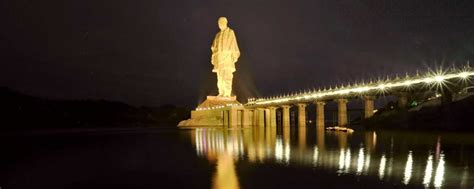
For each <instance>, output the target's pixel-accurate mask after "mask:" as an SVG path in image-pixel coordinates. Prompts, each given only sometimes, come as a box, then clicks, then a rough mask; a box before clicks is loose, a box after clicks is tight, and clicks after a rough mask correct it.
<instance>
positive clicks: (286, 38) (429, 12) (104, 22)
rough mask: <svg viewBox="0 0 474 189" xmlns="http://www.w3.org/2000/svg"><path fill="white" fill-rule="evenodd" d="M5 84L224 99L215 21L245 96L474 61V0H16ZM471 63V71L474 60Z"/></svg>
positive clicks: (127, 96) (180, 101)
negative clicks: (214, 47)
mask: <svg viewBox="0 0 474 189" xmlns="http://www.w3.org/2000/svg"><path fill="white" fill-rule="evenodd" d="M0 7H1V8H0V24H1V29H0V65H1V67H0V86H5V87H9V88H11V89H14V90H17V91H21V92H23V93H27V94H31V95H35V96H43V97H48V98H60V99H86V98H93V99H99V98H100V99H108V100H117V101H123V102H126V103H130V104H132V105H147V106H158V105H162V104H176V105H180V106H189V107H194V106H195V105H197V104H198V103H199V102H200V101H201V100H203V98H205V96H206V95H210V94H211V95H216V94H217V87H216V76H215V74H214V73H212V72H211V69H212V65H211V63H210V55H211V51H210V46H211V42H212V40H213V38H214V35H215V34H216V33H217V32H218V27H217V23H216V22H217V18H218V17H219V16H226V17H227V18H228V20H229V26H230V27H231V28H232V29H234V30H235V32H236V36H237V40H238V42H239V47H240V51H241V57H240V59H239V61H238V62H237V64H236V66H237V72H236V73H235V77H234V93H235V94H237V96H238V97H239V98H241V99H246V98H247V97H249V96H259V95H263V96H267V95H275V94H281V93H285V92H291V91H297V90H299V89H309V88H313V87H317V86H328V85H330V84H332V85H334V84H341V83H343V82H346V81H355V80H361V79H368V78H377V77H378V76H382V75H385V74H392V75H394V74H395V73H400V74H402V75H404V73H405V72H412V73H413V72H415V70H416V69H420V70H424V69H426V67H434V66H436V65H438V66H439V65H444V66H449V65H451V64H452V63H455V64H457V65H462V64H465V63H466V61H467V60H469V59H471V60H473V59H474V11H473V10H474V1H472V0H464V1H460V0H459V1H458V0H445V1H439V0H426V1H421V0H390V1H388V0H387V1H383V0H368V1H355V0H354V1H349V0H307V1H296V0H295V1H290V0H270V1H258V0H232V1H228V0H216V1H207V0H192V1H181V0H172V1H171V0H170V1H167V0H113V1H112V0H108V1H104V0H44V1H34V0H15V1H13V0H10V1H3V2H2V3H0ZM471 65H472V64H471Z"/></svg>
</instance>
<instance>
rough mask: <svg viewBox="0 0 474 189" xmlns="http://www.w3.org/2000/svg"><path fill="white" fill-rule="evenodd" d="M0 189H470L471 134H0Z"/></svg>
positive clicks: (473, 179) (473, 183)
mask: <svg viewBox="0 0 474 189" xmlns="http://www.w3.org/2000/svg"><path fill="white" fill-rule="evenodd" d="M0 147H1V149H2V151H1V156H0V166H1V167H2V169H1V170H0V177H1V178H0V187H1V188H2V189H3V188H309V187H311V188H473V187H474V168H473V167H472V166H473V165H472V164H473V163H474V134H462V133H461V134H460V133H457V134H456V133H420V132H393V131H384V132H362V131H360V132H354V133H352V134H348V133H335V132H326V131H324V130H322V129H317V128H315V127H314V126H312V127H311V126H308V127H307V128H296V127H291V128H289V127H287V128H281V127H278V128H264V127H257V128H252V129H234V130H225V129H216V128H198V129H186V130H179V129H120V130H100V129H97V130H87V131H83V130H82V131H81V130H77V131H41V132H31V131H30V132H16V133H4V134H2V135H1V144H0Z"/></svg>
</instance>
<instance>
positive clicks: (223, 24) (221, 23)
mask: <svg viewBox="0 0 474 189" xmlns="http://www.w3.org/2000/svg"><path fill="white" fill-rule="evenodd" d="M217 24H218V25H219V29H221V30H224V29H226V28H227V19H226V18H225V17H220V18H219V20H218V21H217Z"/></svg>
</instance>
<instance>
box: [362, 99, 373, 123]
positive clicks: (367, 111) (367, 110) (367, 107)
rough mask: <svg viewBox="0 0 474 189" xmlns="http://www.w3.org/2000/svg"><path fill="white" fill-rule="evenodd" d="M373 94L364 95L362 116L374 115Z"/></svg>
mask: <svg viewBox="0 0 474 189" xmlns="http://www.w3.org/2000/svg"><path fill="white" fill-rule="evenodd" d="M374 100H375V97H374V96H364V118H365V119H367V118H370V117H372V116H373V115H374Z"/></svg>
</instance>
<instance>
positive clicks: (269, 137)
mask: <svg viewBox="0 0 474 189" xmlns="http://www.w3.org/2000/svg"><path fill="white" fill-rule="evenodd" d="M281 129H282V130H278V131H277V129H276V128H275V127H273V128H272V127H267V128H266V127H255V128H252V129H242V130H239V129H233V130H226V129H210V128H206V129H204V128H200V129H196V130H194V132H192V137H190V138H191V139H192V140H193V141H192V144H193V145H194V148H195V150H196V154H197V155H198V156H200V157H204V158H207V159H208V160H209V161H210V162H217V172H216V174H215V177H214V188H219V187H220V188H222V187H225V188H238V187H239V184H238V179H237V174H236V172H235V171H236V170H235V167H234V163H235V162H236V161H248V162H251V163H260V162H265V163H276V164H280V165H284V166H290V163H291V164H293V163H295V164H298V165H303V166H308V167H313V168H316V169H323V170H326V171H334V172H337V173H339V174H354V175H372V176H378V177H379V179H380V180H384V181H397V182H399V181H400V180H401V181H402V182H403V183H404V184H419V185H423V186H425V187H446V186H444V185H445V174H447V173H446V172H445V171H446V170H449V169H447V167H445V166H446V164H445V161H446V160H445V154H443V152H442V150H441V144H440V140H439V139H438V141H437V144H434V145H435V146H436V147H435V148H436V150H433V151H429V153H428V157H426V156H425V157H423V159H425V158H426V159H425V160H426V164H423V165H417V164H415V162H414V160H415V159H420V158H417V156H416V155H417V154H423V153H414V150H410V151H409V152H408V154H407V155H402V156H399V155H395V154H397V152H398V150H399V149H397V148H396V147H395V143H394V141H393V138H391V137H390V138H388V137H386V138H379V140H381V139H385V140H386V141H379V144H381V146H380V150H381V151H380V152H379V153H377V151H376V150H374V149H375V143H376V141H377V140H376V137H374V136H376V135H375V133H373V132H369V134H366V133H361V134H360V135H358V136H357V135H356V134H353V135H351V136H352V137H359V138H354V141H357V142H360V141H363V143H358V145H359V146H360V147H358V148H354V147H351V145H349V144H348V140H347V139H348V134H347V133H334V132H330V133H326V132H325V131H320V130H318V131H317V132H308V133H313V135H316V136H310V135H308V136H307V134H308V133H307V132H306V131H307V130H310V128H308V129H303V128H299V130H298V131H297V135H295V137H294V138H290V136H291V134H290V129H295V128H290V127H281ZM314 129H316V130H317V128H314ZM310 131H312V130H310ZM368 136H370V137H368ZM314 137H316V139H315V140H314ZM308 138H310V139H313V140H307V139H308ZM325 141H328V143H327V144H326V143H325ZM329 141H331V142H333V143H332V144H331V143H329ZM292 144H293V146H292ZM384 144H389V145H384ZM308 146H312V147H311V148H308ZM352 146H354V145H352ZM383 147H387V149H386V150H383ZM426 150H428V149H426ZM292 152H293V153H292ZM425 154H426V153H425ZM437 156H439V159H436V157H437ZM418 157H419V156H418ZM372 158H374V159H372ZM371 163H372V164H373V163H377V164H378V168H376V167H377V165H376V166H372V167H374V168H373V169H370V168H371V167H370V166H371ZM459 176H460V177H459V182H458V183H459V184H460V185H461V186H466V185H467V186H468V185H469V184H471V180H470V179H469V171H468V168H465V170H464V172H463V173H462V174H461V173H460V175H459ZM224 181H225V182H228V183H227V184H229V186H224ZM220 182H223V183H221V184H219V183H220Z"/></svg>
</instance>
